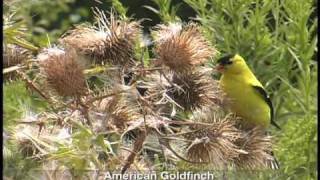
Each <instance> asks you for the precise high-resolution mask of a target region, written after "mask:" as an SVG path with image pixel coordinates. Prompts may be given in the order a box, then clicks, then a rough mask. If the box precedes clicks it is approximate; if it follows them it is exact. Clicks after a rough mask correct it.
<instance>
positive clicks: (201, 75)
mask: <svg viewBox="0 0 320 180" xmlns="http://www.w3.org/2000/svg"><path fill="white" fill-rule="evenodd" d="M172 82H173V83H174V84H177V85H178V86H179V87H180V88H181V89H180V88H176V89H175V90H174V91H171V92H170V97H172V98H173V99H174V100H175V101H176V102H177V103H178V104H179V105H181V106H182V107H183V108H184V109H185V110H195V109H202V108H205V107H210V106H212V105H214V104H217V103H218V102H220V101H221V99H222V94H221V91H220V90H219V86H218V83H217V81H215V80H213V79H212V78H211V77H210V75H209V74H207V73H206V72H201V71H194V72H190V73H187V74H182V75H177V74H175V75H174V76H173V80H172Z"/></svg>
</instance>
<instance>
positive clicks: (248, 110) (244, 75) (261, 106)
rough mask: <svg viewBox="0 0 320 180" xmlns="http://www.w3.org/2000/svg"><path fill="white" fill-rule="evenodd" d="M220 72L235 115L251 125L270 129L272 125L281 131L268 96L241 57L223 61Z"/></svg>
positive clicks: (219, 67) (223, 58)
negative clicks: (274, 117)
mask: <svg viewBox="0 0 320 180" xmlns="http://www.w3.org/2000/svg"><path fill="white" fill-rule="evenodd" d="M217 70H218V71H219V72H221V73H222V76H221V79H220V87H221V88H222V90H223V91H224V92H225V93H226V96H227V97H228V99H229V100H230V103H229V107H230V109H231V111H232V112H234V113H235V114H236V115H238V116H239V117H242V119H243V120H244V121H245V123H247V124H249V125H254V126H262V127H263V128H267V127H268V126H269V124H270V123H271V124H272V125H274V126H276V127H277V128H278V129H280V127H279V125H277V124H276V123H275V122H274V119H273V106H272V102H271V100H270V98H269V96H268V94H267V93H266V91H265V89H264V87H263V86H262V84H261V83H260V82H259V81H258V79H257V78H256V77H255V75H254V74H253V73H252V72H251V70H250V68H249V67H248V65H247V64H246V62H245V60H244V59H243V58H242V57H241V56H240V55H238V54H235V55H226V56H224V57H222V58H220V59H219V60H218V66H217Z"/></svg>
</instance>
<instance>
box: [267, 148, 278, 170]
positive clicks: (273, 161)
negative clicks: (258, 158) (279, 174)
mask: <svg viewBox="0 0 320 180" xmlns="http://www.w3.org/2000/svg"><path fill="white" fill-rule="evenodd" d="M271 156H272V159H270V160H268V162H267V163H268V166H269V167H270V168H271V169H272V170H277V169H279V168H280V163H279V161H278V160H277V158H276V157H275V156H274V154H273V151H272V152H271Z"/></svg>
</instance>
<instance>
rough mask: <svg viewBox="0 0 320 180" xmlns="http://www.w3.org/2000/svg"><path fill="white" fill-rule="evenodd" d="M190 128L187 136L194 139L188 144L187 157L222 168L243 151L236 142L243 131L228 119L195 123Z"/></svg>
mask: <svg viewBox="0 0 320 180" xmlns="http://www.w3.org/2000/svg"><path fill="white" fill-rule="evenodd" d="M190 130H191V133H189V134H187V135H185V138H186V139H188V140H191V141H192V142H191V143H189V144H187V146H186V153H187V157H188V159H190V160H192V161H195V162H207V163H212V164H213V166H215V167H216V168H222V167H224V166H225V165H226V164H227V163H229V162H230V161H232V159H233V158H235V157H238V156H239V154H240V153H242V151H241V150H240V149H239V148H238V146H237V145H235V143H234V142H235V141H236V140H237V139H238V138H239V137H240V135H241V134H240V133H241V132H240V131H239V130H238V129H237V128H235V126H234V122H232V121H230V120H228V119H225V120H222V121H219V122H216V123H213V124H212V125H204V124H195V125H194V126H191V127H190Z"/></svg>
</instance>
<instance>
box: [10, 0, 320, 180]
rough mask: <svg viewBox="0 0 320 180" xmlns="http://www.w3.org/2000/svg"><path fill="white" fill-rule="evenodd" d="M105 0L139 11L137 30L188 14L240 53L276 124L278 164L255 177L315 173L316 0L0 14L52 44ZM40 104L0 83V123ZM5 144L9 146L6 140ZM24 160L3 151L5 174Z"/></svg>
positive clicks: (135, 0) (41, 1)
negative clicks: (0, 115) (0, 95)
mask: <svg viewBox="0 0 320 180" xmlns="http://www.w3.org/2000/svg"><path fill="white" fill-rule="evenodd" d="M112 6H113V7H114V8H115V9H116V10H117V11H118V13H119V14H120V15H126V16H128V17H132V18H134V19H136V20H138V19H144V21H143V22H142V25H143V26H144V31H145V33H148V32H149V29H150V27H152V26H154V25H156V24H158V23H161V22H162V23H163V22H169V21H180V20H181V21H183V22H187V21H189V20H190V19H192V20H194V21H197V22H199V23H201V24H202V25H203V30H204V32H205V36H206V37H207V38H208V39H209V40H210V41H211V42H212V43H213V44H214V45H215V47H216V48H217V49H218V51H220V52H221V53H227V52H231V53H235V52H237V53H239V54H241V55H242V56H243V57H244V58H245V59H246V60H247V62H248V64H249V66H250V67H251V68H252V69H253V71H254V73H255V74H256V75H257V77H258V79H260V80H261V82H262V83H263V84H265V87H266V89H267V90H268V92H269V93H270V95H271V98H272V101H273V104H274V107H275V113H276V121H277V122H278V124H280V125H281V127H282V130H281V131H277V130H275V129H273V128H271V130H270V131H271V133H272V134H273V135H274V136H275V141H276V142H275V147H274V149H275V154H276V156H277V157H278V159H279V161H280V163H281V169H280V170H279V172H277V175H276V176H275V175H274V174H270V175H269V176H268V175H267V176H266V175H264V176H263V177H261V178H265V179H270V178H273V179H317V172H316V170H317V140H318V139H317V115H316V114H317V78H318V76H317V68H318V66H317V61H316V59H317V50H318V49H317V41H318V39H317V33H316V32H317V29H318V26H317V23H318V19H317V16H316V15H317V1H316V0H290V1H282V0H237V1H234V0H184V1H182V0H180V1H179V0H121V1H117V0H107V1H103V0H101V1H97V0H96V1H94V0H59V1H52V0H23V1H8V2H6V1H5V4H4V14H10V13H12V12H14V13H15V16H14V19H17V20H23V22H24V24H25V25H26V27H27V34H28V35H27V36H26V39H27V40H28V41H29V42H31V43H32V44H34V45H36V46H38V47H45V46H46V45H47V41H48V37H49V39H50V42H51V44H54V43H55V42H56V41H57V39H58V38H59V37H60V36H61V35H62V34H63V33H64V32H66V31H67V30H68V29H70V28H72V27H73V25H75V24H79V23H82V22H85V21H90V22H92V20H93V13H92V11H91V10H92V9H91V8H92V7H98V8H100V9H103V10H106V11H108V10H110V9H111V7H112ZM145 6H148V7H145ZM4 38H6V37H4ZM213 62H214V61H213ZM43 107H44V105H43V103H41V101H40V100H39V99H37V98H36V97H33V96H30V94H29V92H27V91H26V90H25V89H24V87H23V85H22V83H21V82H20V81H16V82H11V83H8V82H6V83H5V85H4V117H5V118H4V125H5V126H4V129H5V131H6V130H7V131H9V130H10V128H11V127H14V126H15V123H14V121H13V120H16V119H17V118H19V117H20V116H21V115H23V112H24V111H25V109H26V108H27V109H32V110H33V111H34V112H37V111H41V110H42V109H43ZM6 148H7V150H8V151H12V153H13V154H14V152H15V147H14V145H12V144H11V145H10V146H9V145H8V146H7V147H6ZM28 163H30V160H23V159H22V158H21V157H19V156H15V157H11V159H10V158H7V159H5V165H6V166H5V167H7V171H6V170H5V171H4V172H5V175H6V176H8V177H16V178H18V177H23V174H24V173H26V172H28V170H29V168H30V169H31V168H32V167H30V166H27V164H28ZM31 164H32V163H31ZM29 165H30V164H29ZM8 167H9V169H8ZM10 168H18V169H19V171H14V172H12V170H11V169H10ZM19 173H20V176H19V175H16V174H19Z"/></svg>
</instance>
